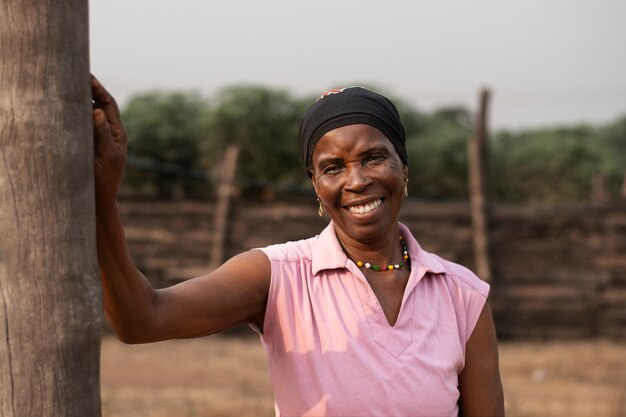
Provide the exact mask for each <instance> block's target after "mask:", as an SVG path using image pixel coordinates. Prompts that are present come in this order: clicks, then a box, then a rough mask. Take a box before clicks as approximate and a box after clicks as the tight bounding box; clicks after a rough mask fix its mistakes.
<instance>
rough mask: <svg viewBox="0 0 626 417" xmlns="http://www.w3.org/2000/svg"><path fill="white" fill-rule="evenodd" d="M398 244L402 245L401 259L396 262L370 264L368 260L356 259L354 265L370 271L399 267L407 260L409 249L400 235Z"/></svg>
mask: <svg viewBox="0 0 626 417" xmlns="http://www.w3.org/2000/svg"><path fill="white" fill-rule="evenodd" d="M400 244H401V245H402V261H400V263H398V264H390V265H380V266H378V265H372V264H371V263H369V262H362V261H358V262H357V263H356V265H357V266H358V267H359V268H362V267H365V268H367V269H371V270H372V271H392V270H394V269H400V268H402V266H403V265H404V264H405V263H406V261H408V260H409V250H408V249H407V247H406V243H404V239H403V238H402V236H400Z"/></svg>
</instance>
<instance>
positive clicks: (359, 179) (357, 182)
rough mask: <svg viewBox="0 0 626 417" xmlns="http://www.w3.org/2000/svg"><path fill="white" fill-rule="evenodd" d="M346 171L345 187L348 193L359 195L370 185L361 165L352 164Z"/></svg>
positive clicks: (370, 181)
mask: <svg viewBox="0 0 626 417" xmlns="http://www.w3.org/2000/svg"><path fill="white" fill-rule="evenodd" d="M347 171H348V172H347V178H346V183H345V187H346V189H347V190H349V191H353V192H355V193H360V192H362V191H364V190H365V189H366V188H367V187H368V186H369V185H370V184H371V183H372V180H371V178H370V176H369V175H368V172H367V169H366V168H365V167H363V166H362V165H361V164H354V165H352V166H350V167H349V168H348V170H347Z"/></svg>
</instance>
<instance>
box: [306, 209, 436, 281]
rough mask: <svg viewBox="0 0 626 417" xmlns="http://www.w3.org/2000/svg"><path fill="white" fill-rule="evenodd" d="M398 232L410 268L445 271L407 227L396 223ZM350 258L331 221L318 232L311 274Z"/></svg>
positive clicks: (342, 262) (346, 261)
mask: <svg viewBox="0 0 626 417" xmlns="http://www.w3.org/2000/svg"><path fill="white" fill-rule="evenodd" d="M398 225H399V227H400V233H401V234H402V236H403V237H404V241H405V242H406V245H407V249H408V252H409V257H410V258H411V268H416V269H417V268H424V269H425V270H426V271H428V272H432V273H435V274H440V273H444V272H445V268H444V266H443V264H442V263H441V261H440V260H439V258H438V257H436V256H435V255H432V254H430V253H428V252H426V251H425V250H423V249H422V248H421V247H420V245H419V243H417V240H415V238H414V237H413V235H412V234H411V232H410V231H409V229H408V227H406V226H405V225H404V224H402V223H398ZM348 262H350V260H349V259H348V257H347V256H346V254H345V252H344V251H343V248H342V247H341V244H340V243H339V239H338V238H337V234H336V233H335V225H334V223H333V222H332V221H331V222H330V223H329V224H328V226H326V228H325V229H324V230H323V231H322V233H320V234H319V236H318V238H317V244H316V245H315V248H314V249H313V259H312V263H311V267H312V270H313V271H312V272H313V275H317V274H318V273H319V272H320V271H323V270H325V269H337V268H346V267H347V265H348Z"/></svg>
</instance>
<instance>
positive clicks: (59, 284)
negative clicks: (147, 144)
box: [0, 0, 102, 417]
mask: <svg viewBox="0 0 626 417" xmlns="http://www.w3.org/2000/svg"><path fill="white" fill-rule="evenodd" d="M88 35H89V30H88V1H87V0H58V1H39V0H3V1H2V2H1V3H0V415H1V416H3V417H42V416H46V417H85V416H90V417H91V416H100V414H101V412H100V408H101V407H100V375H99V369H100V334H101V331H102V319H101V317H102V303H101V285H100V278H99V276H98V265H97V255H96V235H95V230H96V229H95V201H94V161H93V129H92V125H91V111H92V110H91V92H90V85H89V36H88Z"/></svg>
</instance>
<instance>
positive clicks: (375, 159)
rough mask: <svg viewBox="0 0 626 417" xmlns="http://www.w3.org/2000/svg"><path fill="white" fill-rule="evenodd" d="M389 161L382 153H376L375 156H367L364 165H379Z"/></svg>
mask: <svg viewBox="0 0 626 417" xmlns="http://www.w3.org/2000/svg"><path fill="white" fill-rule="evenodd" d="M386 159H387V156H386V155H384V154H381V153H374V154H370V155H367V156H366V157H365V158H364V159H363V164H364V165H365V164H379V163H381V162H384V161H385V160H386Z"/></svg>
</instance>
